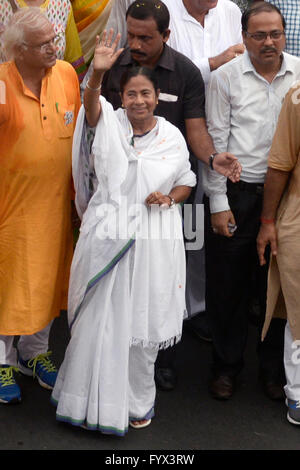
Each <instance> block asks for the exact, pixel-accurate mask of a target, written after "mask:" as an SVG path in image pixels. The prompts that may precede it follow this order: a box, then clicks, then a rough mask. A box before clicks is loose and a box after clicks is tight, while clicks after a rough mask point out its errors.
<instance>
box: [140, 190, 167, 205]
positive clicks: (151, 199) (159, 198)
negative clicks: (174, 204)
mask: <svg viewBox="0 0 300 470" xmlns="http://www.w3.org/2000/svg"><path fill="white" fill-rule="evenodd" d="M145 202H146V204H147V206H152V205H153V204H159V205H160V206H162V207H163V206H168V207H170V205H171V198H170V196H166V195H165V194H162V193H161V192H160V191H155V192H153V193H151V194H149V196H148V197H147V199H146V201H145Z"/></svg>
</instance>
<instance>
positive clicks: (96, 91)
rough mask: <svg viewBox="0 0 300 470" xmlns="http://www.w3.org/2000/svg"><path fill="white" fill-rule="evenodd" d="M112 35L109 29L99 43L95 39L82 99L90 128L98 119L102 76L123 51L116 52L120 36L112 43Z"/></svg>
mask: <svg viewBox="0 0 300 470" xmlns="http://www.w3.org/2000/svg"><path fill="white" fill-rule="evenodd" d="M113 34H114V32H113V30H112V29H111V30H110V31H109V34H108V36H107V34H106V31H104V32H103V35H102V38H101V41H100V38H99V36H97V38H96V47H95V55H94V61H93V66H94V67H93V72H92V75H91V76H90V78H89V79H88V82H87V84H86V88H85V91H84V97H83V104H84V108H85V114H86V119H87V122H88V124H89V126H90V127H95V126H96V125H97V122H98V119H99V117H100V113H101V104H100V100H99V96H100V93H101V83H102V80H103V76H104V74H105V72H106V71H107V70H109V69H110V68H111V67H112V66H113V64H114V63H115V61H116V60H117V58H118V57H119V55H120V54H121V53H122V52H123V49H119V50H118V51H116V48H117V45H118V43H119V40H120V35H119V34H117V36H116V38H115V40H114V41H113Z"/></svg>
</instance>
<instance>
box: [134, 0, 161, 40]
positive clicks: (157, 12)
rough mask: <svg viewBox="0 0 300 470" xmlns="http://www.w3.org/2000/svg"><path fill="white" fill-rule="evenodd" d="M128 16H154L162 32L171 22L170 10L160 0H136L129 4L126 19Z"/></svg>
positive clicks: (141, 17) (139, 18)
mask: <svg viewBox="0 0 300 470" xmlns="http://www.w3.org/2000/svg"><path fill="white" fill-rule="evenodd" d="M128 16H131V17H132V18H135V19H136V20H146V19H148V18H153V19H154V21H155V22H156V24H157V29H158V31H159V32H160V33H161V34H162V33H164V32H165V31H166V30H167V29H168V28H169V24H170V13H169V10H168V8H167V7H166V5H165V4H164V3H163V2H161V1H160V0H141V1H139V0H136V1H135V2H133V3H132V4H131V5H130V6H129V8H128V10H127V12H126V19H127V17H128Z"/></svg>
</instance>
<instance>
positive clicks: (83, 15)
mask: <svg viewBox="0 0 300 470" xmlns="http://www.w3.org/2000/svg"><path fill="white" fill-rule="evenodd" d="M71 2H72V7H73V13H74V18H75V22H76V26H77V29H78V31H79V37H80V42H81V46H82V51H83V55H84V59H85V62H89V61H90V60H91V58H92V56H93V53H94V48H95V39H96V35H97V34H99V35H101V33H102V32H103V30H104V29H105V26H106V23H107V20H108V18H109V14H110V11H111V8H112V5H113V2H114V0H71Z"/></svg>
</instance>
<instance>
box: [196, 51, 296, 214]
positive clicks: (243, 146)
mask: <svg viewBox="0 0 300 470" xmlns="http://www.w3.org/2000/svg"><path fill="white" fill-rule="evenodd" d="M299 78H300V59H299V58H298V57H295V56H292V55H290V54H287V53H283V60H282V64H281V68H280V70H279V72H278V73H277V75H276V76H275V78H274V79H273V81H272V83H269V82H268V81H267V80H266V79H265V78H263V77H262V76H261V75H259V74H258V73H257V72H256V70H255V68H254V66H253V65H252V62H251V60H250V58H249V55H248V53H247V52H245V53H244V54H243V55H241V56H239V57H237V58H236V59H234V60H232V61H231V62H229V63H227V64H225V65H223V66H222V67H220V68H219V69H218V70H216V71H214V72H213V73H212V74H211V79H210V82H209V84H208V87H207V94H206V116H207V125H208V131H209V133H210V135H211V137H212V139H213V141H214V145H215V148H216V151H217V152H219V153H221V152H230V153H232V154H233V155H235V156H236V157H238V159H239V161H240V163H241V165H242V173H241V180H242V181H246V182H248V183H263V182H264V179H265V175H266V171H267V158H268V153H269V150H270V147H271V144H272V139H273V135H274V132H275V129H276V125H277V119H278V116H279V113H280V110H281V105H282V102H283V99H284V97H285V94H286V93H287V91H288V90H289V88H290V87H291V85H292V84H293V83H294V82H295V81H296V80H299ZM202 177H203V187H204V191H205V193H206V195H207V196H209V198H210V210H211V212H212V213H214V212H221V211H225V210H229V209H230V207H229V205H228V200H227V196H226V178H225V177H223V176H222V175H219V174H218V173H216V172H215V171H212V170H210V169H209V168H208V167H205V168H204V170H203V176H202Z"/></svg>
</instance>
